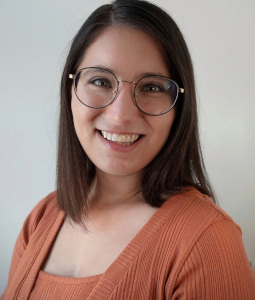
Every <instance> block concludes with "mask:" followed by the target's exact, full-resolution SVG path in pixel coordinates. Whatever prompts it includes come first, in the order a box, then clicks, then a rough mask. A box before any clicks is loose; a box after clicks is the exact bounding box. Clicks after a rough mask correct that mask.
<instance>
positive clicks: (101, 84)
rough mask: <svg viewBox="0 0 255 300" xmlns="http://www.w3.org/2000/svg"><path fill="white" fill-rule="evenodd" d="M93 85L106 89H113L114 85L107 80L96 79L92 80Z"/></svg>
mask: <svg viewBox="0 0 255 300" xmlns="http://www.w3.org/2000/svg"><path fill="white" fill-rule="evenodd" d="M90 83H91V84H94V85H96V86H98V87H105V88H111V87H112V84H111V82H110V81H109V80H108V79H106V78H94V79H92V80H90Z"/></svg>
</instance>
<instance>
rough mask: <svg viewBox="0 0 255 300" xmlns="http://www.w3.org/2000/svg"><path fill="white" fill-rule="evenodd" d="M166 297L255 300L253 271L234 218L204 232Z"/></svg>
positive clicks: (213, 225)
mask: <svg viewBox="0 0 255 300" xmlns="http://www.w3.org/2000/svg"><path fill="white" fill-rule="evenodd" d="M168 284H170V283H169V282H168V283H167V284H166V291H167V285H168ZM167 299H174V300H175V299H190V300H191V299H192V300H193V299H194V300H195V299H206V300H211V299H212V300H214V299H226V300H234V299H236V300H240V299H243V300H252V299H255V277H254V273H253V271H252V269H251V266H250V264H249V261H248V259H247V256H246V252H245V249H244V246H243V242H242V237H241V232H240V229H239V228H238V227H237V226H235V224H234V223H233V222H232V221H230V220H226V219H221V220H218V221H216V222H214V223H212V224H211V225H210V226H208V227H207V229H206V230H205V231H203V232H202V234H201V236H200V237H199V239H198V240H197V241H196V243H195V245H194V247H193V248H192V250H191V251H190V253H189V254H188V255H187V259H186V260H185V263H184V264H183V266H182V268H181V270H180V272H179V275H178V277H177V280H176V284H175V290H174V292H173V295H167Z"/></svg>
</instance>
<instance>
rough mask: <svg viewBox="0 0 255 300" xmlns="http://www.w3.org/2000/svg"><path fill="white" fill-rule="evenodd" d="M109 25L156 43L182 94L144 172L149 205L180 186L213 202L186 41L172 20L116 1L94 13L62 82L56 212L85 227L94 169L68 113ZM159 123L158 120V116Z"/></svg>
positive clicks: (145, 6)
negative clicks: (94, 46)
mask: <svg viewBox="0 0 255 300" xmlns="http://www.w3.org/2000/svg"><path fill="white" fill-rule="evenodd" d="M108 26H127V27H130V28H134V29H137V30H142V31H143V32H145V33H147V34H149V35H150V36H151V37H152V38H154V39H156V40H157V41H158V42H159V43H160V44H161V45H162V46H163V49H164V51H165V54H166V56H167V58H168V60H169V66H168V67H169V69H170V70H171V74H172V77H173V78H172V79H174V80H175V81H176V82H177V83H178V84H179V86H181V87H183V88H184V89H185V93H184V94H182V95H179V99H178V101H177V104H176V105H177V113H176V117H175V121H174V124H173V127H172V129H171V134H170V135H169V137H168V139H167V141H166V143H165V145H164V146H163V148H162V149H161V151H160V152H159V153H158V155H157V156H156V157H155V158H154V159H153V160H152V161H151V162H150V163H149V164H148V165H147V166H146V167H145V169H144V172H143V177H142V180H141V191H142V194H143V197H144V199H145V201H146V202H147V203H149V204H150V205H152V206H154V207H160V206H161V205H162V203H163V202H164V201H165V200H166V197H169V196H171V195H173V194H176V193H178V192H180V191H181V190H182V189H183V188H184V187H195V188H197V189H198V190H199V191H201V192H202V193H204V194H207V195H208V196H210V197H211V198H212V199H214V195H213V191H212V188H211V187H210V184H209V182H208V179H207V176H206V172H205V168H204V164H203V158H202V154H201V147H200V142H199V136H198V118H197V104H196V93H195V83H194V74H193V67H192V62H191V58H190V54H189V51H188V48H187V45H186V43H185V41H184V38H183V36H182V34H181V32H180V30H179V28H178V27H177V25H176V23H175V22H174V21H173V19H172V18H171V17H170V16H169V15H168V14H167V13H166V12H165V11H163V10H162V9H161V8H159V7H157V6H156V5H154V4H151V3H149V2H147V1H137V0H136V1H134V0H117V1H114V2H113V3H112V4H108V5H103V6H101V7H99V8H98V9H96V10H95V11H94V12H93V13H92V14H91V15H90V16H89V18H88V19H87V20H86V21H85V23H84V24H83V25H82V27H81V28H80V30H79V31H78V33H77V34H76V36H75V37H74V39H73V42H72V45H71V48H70V51H69V54H68V56H67V60H66V64H65V67H64V71H63V75H62V80H61V103H60V119H59V138H58V160H57V201H58V205H59V208H60V209H62V210H63V211H65V212H66V213H67V215H68V216H69V217H70V218H71V219H72V220H73V221H74V222H77V223H80V224H81V223H84V222H83V221H84V218H85V217H86V215H87V214H86V212H87V208H88V194H89V191H90V189H91V186H92V183H93V182H94V179H95V175H96V172H95V166H94V164H93V163H92V162H91V160H90V159H89V158H88V156H87V155H86V153H85V151H84V150H83V148H82V146H81V144H80V142H79V140H78V138H77V135H76V133H75V129H74V123H73V116H72V112H71V88H72V80H70V79H69V76H68V75H69V74H70V73H72V74H73V73H74V72H76V71H77V67H78V65H79V64H80V62H81V60H82V57H83V54H84V53H85V51H86V49H87V48H88V47H89V46H90V44H91V43H92V42H93V41H94V39H95V38H96V37H97V36H98V35H99V34H100V33H101V32H102V31H103V30H104V29H105V28H106V27H108ZM156 118H157V117H156Z"/></svg>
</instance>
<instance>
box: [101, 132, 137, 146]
mask: <svg viewBox="0 0 255 300" xmlns="http://www.w3.org/2000/svg"><path fill="white" fill-rule="evenodd" d="M99 132H100V134H101V135H102V136H103V138H105V139H106V140H108V141H110V142H113V143H116V144H119V145H123V146H130V145H132V144H134V143H135V142H137V141H138V140H139V138H141V136H142V135H140V134H130V133H114V132H108V131H104V130H100V131H99Z"/></svg>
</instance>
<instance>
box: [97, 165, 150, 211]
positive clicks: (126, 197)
mask: <svg viewBox="0 0 255 300" xmlns="http://www.w3.org/2000/svg"><path fill="white" fill-rule="evenodd" d="M93 198H94V200H93V206H95V207H96V209H99V210H115V209H118V208H123V207H125V206H130V205H131V206H132V205H134V204H137V203H141V202H144V200H143V197H142V195H141V173H135V174H131V175H127V176H119V175H118V176H116V175H111V174H106V173H104V172H102V171H101V170H97V172H96V182H95V186H94V191H93Z"/></svg>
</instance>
